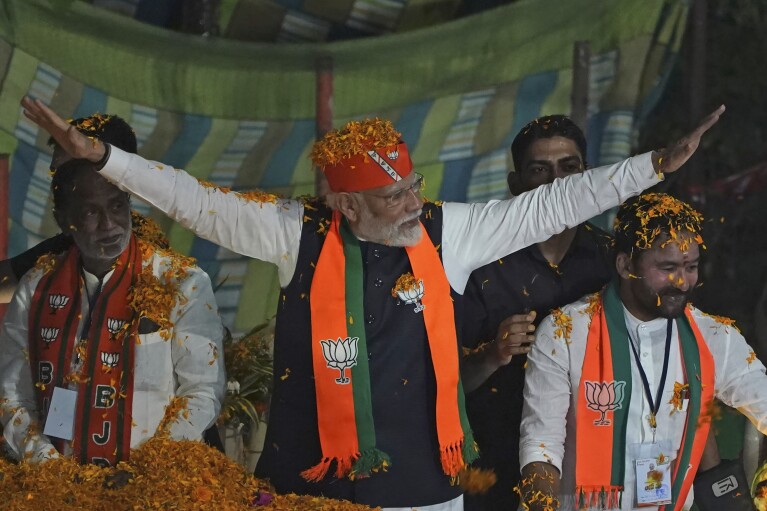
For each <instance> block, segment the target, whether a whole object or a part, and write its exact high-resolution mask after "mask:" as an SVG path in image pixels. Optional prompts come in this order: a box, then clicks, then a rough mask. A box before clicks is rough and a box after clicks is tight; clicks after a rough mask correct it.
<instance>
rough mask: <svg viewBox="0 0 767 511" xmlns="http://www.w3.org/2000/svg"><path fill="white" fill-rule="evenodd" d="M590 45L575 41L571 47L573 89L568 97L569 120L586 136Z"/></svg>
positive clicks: (587, 42) (586, 42)
mask: <svg viewBox="0 0 767 511" xmlns="http://www.w3.org/2000/svg"><path fill="white" fill-rule="evenodd" d="M590 63H591V43H590V42H589V41H576V42H575V44H574V45H573V89H572V95H571V96H570V118H571V119H572V120H573V122H574V123H575V124H577V125H578V127H580V128H581V130H583V134H584V135H585V134H586V128H587V126H588V114H589V65H590Z"/></svg>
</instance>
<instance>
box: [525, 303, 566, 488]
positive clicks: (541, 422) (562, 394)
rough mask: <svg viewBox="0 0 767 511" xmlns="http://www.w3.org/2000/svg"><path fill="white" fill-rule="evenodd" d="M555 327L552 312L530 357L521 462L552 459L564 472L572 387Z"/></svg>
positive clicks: (564, 349)
mask: <svg viewBox="0 0 767 511" xmlns="http://www.w3.org/2000/svg"><path fill="white" fill-rule="evenodd" d="M556 328H557V326H556V325H555V323H554V321H553V319H552V316H548V317H546V318H545V319H544V320H543V321H542V322H541V324H540V325H539V326H538V329H537V332H536V336H535V342H534V343H533V346H532V351H531V352H530V354H529V355H528V358H527V368H526V369H525V390H524V405H523V409H522V423H521V425H520V440H519V466H520V467H524V466H525V465H528V464H530V463H533V462H536V461H540V462H545V463H551V464H552V465H554V466H555V467H557V469H558V470H559V472H560V474H561V473H562V459H563V458H564V455H565V429H566V425H567V413H568V410H569V409H570V394H571V388H570V360H569V356H568V348H567V344H566V343H565V341H564V340H563V339H562V338H557V336H556V334H555V333H554V332H555V330H556Z"/></svg>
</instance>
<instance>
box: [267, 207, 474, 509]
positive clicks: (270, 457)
mask: <svg viewBox="0 0 767 511" xmlns="http://www.w3.org/2000/svg"><path fill="white" fill-rule="evenodd" d="M305 211H306V214H305V217H304V225H303V228H302V232H301V244H300V249H299V254H298V260H297V265H296V271H295V274H294V275H293V279H292V280H291V282H290V283H289V284H288V286H287V287H285V288H284V289H283V290H282V293H281V295H280V302H279V305H278V312H277V325H276V332H275V346H274V376H275V378H274V394H273V397H272V402H271V409H270V415H269V427H268V430H267V434H266V441H265V445H264V451H263V454H262V456H261V458H260V460H259V463H258V467H257V468H256V476H258V477H268V478H270V479H271V481H272V483H273V484H274V486H275V488H276V489H277V491H278V492H282V493H284V492H295V493H300V494H310V495H323V496H327V497H332V498H340V499H347V500H351V501H353V502H358V503H362V504H368V505H371V506H382V507H408V506H413V507H415V506H426V505H431V504H437V503H440V502H445V501H448V500H451V499H453V498H455V497H457V496H458V495H459V494H460V493H461V492H460V489H459V488H458V487H457V486H451V484H450V480H449V478H448V477H447V476H446V475H444V473H443V472H442V468H441V465H440V461H439V445H438V443H437V434H436V419H435V394H436V383H435V378H434V369H433V366H432V362H431V356H430V352H429V345H428V341H427V338H426V327H425V325H424V322H423V313H415V312H414V308H415V305H413V304H405V303H403V302H401V301H400V300H398V299H397V298H395V297H393V296H392V293H391V291H392V288H393V287H394V284H395V282H396V280H397V278H398V277H399V276H400V275H402V274H403V273H405V272H408V271H412V270H411V268H410V263H409V260H408V257H407V254H406V252H405V249H404V248H399V247H390V246H386V245H379V244H376V243H369V242H361V244H360V245H361V251H362V260H363V265H364V272H365V274H364V280H363V281H364V286H365V289H364V297H365V298H364V300H365V303H364V311H365V313H364V315H365V317H364V321H365V333H366V336H367V346H368V353H367V357H368V360H369V363H370V379H371V389H372V401H373V417H374V421H375V429H376V438H377V447H378V448H379V449H381V450H382V451H384V452H386V453H387V454H389V456H390V457H391V467H390V468H389V470H388V471H387V472H379V473H376V474H373V475H372V476H371V477H369V478H364V479H357V480H355V481H350V480H348V479H336V478H335V477H334V476H333V474H332V471H333V470H334V468H335V467H332V468H331V473H329V475H328V476H327V477H326V478H325V479H324V480H323V481H321V482H319V483H309V482H306V481H305V480H304V479H303V478H301V475H300V473H301V471H303V470H305V469H307V468H309V467H312V466H313V465H315V464H316V463H318V462H319V461H320V460H321V459H322V451H321V449H320V442H319V434H318V430H317V409H316V402H315V390H314V376H313V370H312V354H311V346H310V343H311V318H310V307H309V292H310V289H311V282H312V277H313V275H314V268H315V264H316V262H317V259H318V257H319V254H320V251H321V250H322V245H323V243H324V241H325V233H326V232H327V229H326V227H327V226H328V225H329V223H330V216H331V212H330V210H329V209H327V208H326V207H325V206H323V205H321V204H320V203H318V202H309V203H308V207H307V208H306V209H305ZM421 221H422V223H423V224H424V226H425V228H426V231H427V232H428V235H429V237H430V239H431V241H432V243H434V245H435V246H439V245H440V243H441V235H442V210H441V208H440V207H438V206H436V205H434V204H431V203H426V204H424V209H423V214H422V216H421ZM323 226H324V227H323ZM440 257H441V251H440ZM426 292H427V293H428V289H427V290H426ZM453 298H454V300H455V299H458V296H457V295H456V294H455V293H453ZM455 349H456V350H459V347H458V346H457V345H456V348H455ZM358 356H363V354H362V353H360V354H359V355H358Z"/></svg>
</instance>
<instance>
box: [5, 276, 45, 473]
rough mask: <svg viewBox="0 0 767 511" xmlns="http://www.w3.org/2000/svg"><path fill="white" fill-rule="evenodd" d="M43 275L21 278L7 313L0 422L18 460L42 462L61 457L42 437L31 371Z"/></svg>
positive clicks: (6, 439)
mask: <svg viewBox="0 0 767 511" xmlns="http://www.w3.org/2000/svg"><path fill="white" fill-rule="evenodd" d="M40 277H41V275H40V274H39V272H36V271H34V270H33V271H31V272H29V273H27V274H26V275H24V277H22V279H21V281H20V282H19V286H18V288H17V289H16V293H15V294H14V295H13V299H12V300H11V303H10V304H9V305H8V309H7V310H6V313H5V318H4V320H3V330H2V332H1V333H0V402H2V404H1V405H0V421H2V424H3V436H4V437H5V441H6V442H7V443H8V447H10V449H11V451H13V453H14V455H15V456H17V457H18V458H19V459H28V460H31V461H41V460H44V459H47V458H52V457H58V455H59V454H58V453H57V452H56V449H55V447H54V446H53V444H52V443H51V441H50V439H49V438H48V437H47V436H45V435H43V433H42V431H43V423H42V421H41V420H40V414H39V411H38V409H37V400H36V399H35V388H34V382H33V378H32V370H31V368H30V365H29V326H28V324H29V323H28V318H29V307H30V304H31V303H32V296H33V295H34V292H35V288H36V287H37V283H38V282H39V280H40Z"/></svg>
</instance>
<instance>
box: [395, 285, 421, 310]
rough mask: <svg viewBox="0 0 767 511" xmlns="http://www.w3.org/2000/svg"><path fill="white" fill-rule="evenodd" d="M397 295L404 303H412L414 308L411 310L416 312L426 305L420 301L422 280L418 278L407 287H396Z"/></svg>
mask: <svg viewBox="0 0 767 511" xmlns="http://www.w3.org/2000/svg"><path fill="white" fill-rule="evenodd" d="M397 296H399V299H400V300H402V301H403V302H405V303H408V304H410V303H414V304H415V308H414V309H413V312H415V313H416V314H417V313H419V312H421V311H422V310H424V308H425V307H426V306H425V305H424V304H422V303H421V298H423V280H419V281H418V283H417V284H415V285H414V286H413V287H410V288H408V289H398V290H397Z"/></svg>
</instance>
